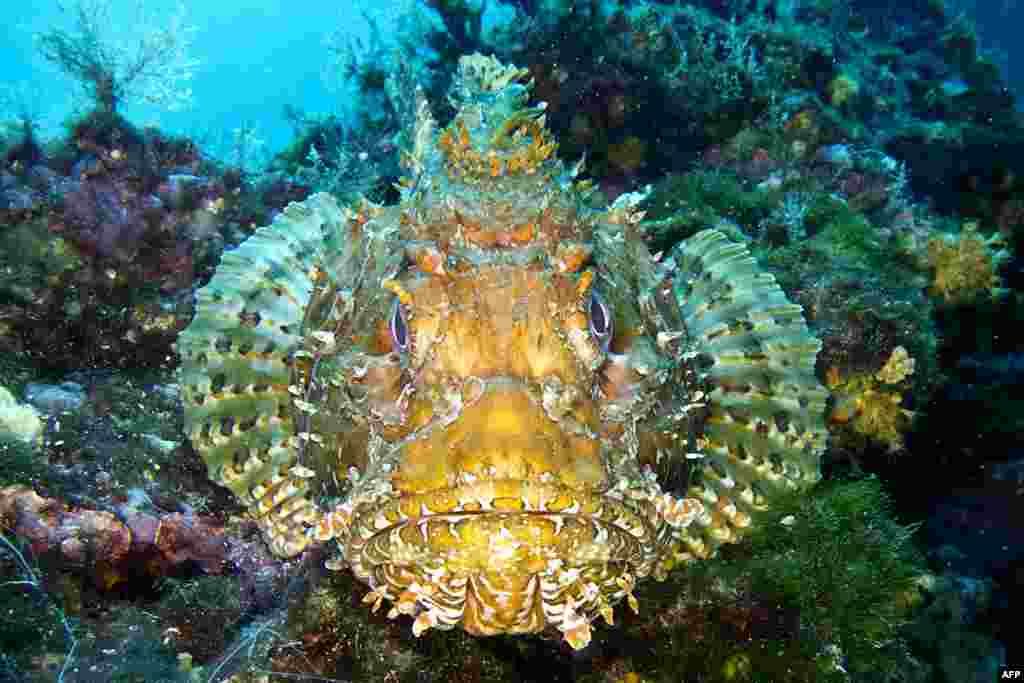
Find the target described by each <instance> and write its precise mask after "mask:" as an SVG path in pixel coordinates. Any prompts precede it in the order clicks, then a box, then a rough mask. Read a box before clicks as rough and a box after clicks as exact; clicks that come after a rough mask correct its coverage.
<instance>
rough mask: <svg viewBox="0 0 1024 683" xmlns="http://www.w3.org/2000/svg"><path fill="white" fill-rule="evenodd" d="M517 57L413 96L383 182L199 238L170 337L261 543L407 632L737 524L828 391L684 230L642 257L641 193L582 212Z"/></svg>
mask: <svg viewBox="0 0 1024 683" xmlns="http://www.w3.org/2000/svg"><path fill="white" fill-rule="evenodd" d="M525 74H526V71H525V70H523V69H518V68H515V67H512V66H506V65H503V64H501V63H500V62H498V61H497V60H495V59H493V58H488V57H483V56H481V55H473V56H470V57H465V58H463V59H462V60H461V61H460V64H459V72H458V75H457V77H456V79H455V81H454V85H453V87H452V90H451V92H450V95H449V96H450V99H451V101H452V104H453V105H454V107H455V109H456V115H455V118H454V119H453V121H452V122H451V123H450V124H449V125H448V126H447V127H445V128H443V129H440V130H439V129H438V126H437V125H436V123H435V121H434V120H433V118H432V117H431V115H430V113H429V110H428V109H427V106H426V103H425V101H424V100H423V99H422V97H421V98H420V102H419V108H418V113H417V118H416V121H415V122H414V123H413V127H412V131H411V135H410V139H411V140H412V148H411V149H409V150H406V152H405V154H404V155H403V165H404V167H405V168H406V170H407V172H408V176H407V177H405V178H403V180H402V181H401V184H400V185H401V195H402V196H401V201H400V203H399V204H397V205H396V206H378V205H375V204H372V203H370V202H368V201H362V202H361V203H358V204H356V205H354V206H342V205H340V204H339V203H338V202H337V201H336V200H335V199H334V198H333V197H331V196H329V195H326V194H319V195H316V196H313V197H311V198H310V199H308V200H306V201H305V202H302V203H295V204H292V205H290V206H289V207H288V208H287V209H286V210H285V211H284V212H283V214H282V215H281V216H279V217H278V219H277V220H275V222H274V223H273V225H270V226H268V227H265V228H262V229H260V230H259V231H257V232H256V233H255V234H254V235H253V236H252V237H251V238H250V239H249V240H248V241H247V242H245V243H244V244H243V245H241V246H240V247H239V248H238V249H236V250H234V251H233V252H230V253H227V254H225V256H224V259H223V262H222V263H221V265H220V268H219V269H218V271H217V273H216V275H215V276H214V278H213V279H212V280H211V282H210V283H209V285H207V286H206V287H205V288H204V289H202V290H201V291H200V292H199V295H198V302H197V314H196V317H195V319H194V321H193V322H192V324H191V325H190V326H189V328H188V329H187V330H186V331H185V332H184V333H183V334H182V335H181V337H180V339H179V341H178V350H179V352H180V353H181V356H182V368H181V382H182V386H183V390H184V396H185V405H186V423H187V429H188V432H189V435H190V437H191V439H192V442H193V444H194V445H195V447H196V449H197V450H198V451H199V453H200V454H201V455H202V457H203V459H204V460H205V462H206V464H207V466H208V469H209V474H210V476H211V478H212V479H214V480H215V481H217V482H219V483H221V484H223V485H224V486H226V487H228V488H229V489H231V490H232V491H233V492H234V493H235V495H236V496H237V497H238V498H239V499H240V500H241V501H242V502H243V503H244V504H245V505H247V506H248V507H249V510H250V512H251V514H252V515H253V516H254V517H255V518H256V519H257V520H258V521H259V524H260V526H261V528H262V529H263V532H264V535H265V537H266V539H267V541H268V543H269V544H270V546H271V547H272V549H273V550H274V551H275V552H276V553H278V554H279V555H282V556H291V555H295V554H297V553H299V552H301V551H303V550H304V549H305V548H306V547H307V546H308V545H310V544H311V543H330V544H331V545H332V547H333V548H334V549H335V551H334V552H335V555H334V557H333V559H331V560H330V561H329V562H328V566H329V567H330V568H332V569H348V570H351V571H352V572H353V573H354V575H355V576H356V577H357V578H358V579H360V580H361V581H362V582H364V583H366V584H367V585H368V586H369V587H370V592H369V593H368V594H367V595H366V597H365V602H366V603H368V604H370V605H372V607H373V609H374V610H376V609H377V608H378V607H379V606H380V605H381V604H383V603H384V602H388V603H390V604H391V608H390V613H389V614H390V615H391V616H392V617H396V616H398V615H400V614H407V615H409V616H411V617H413V618H414V622H413V631H414V633H416V634H417V635H419V634H420V633H421V632H422V631H423V630H425V629H427V628H431V627H436V628H442V629H447V628H453V627H455V626H461V627H462V628H464V629H466V630H467V631H469V632H471V633H474V634H479V635H490V634H497V633H526V632H534V631H539V630H541V629H543V628H545V627H548V626H553V627H555V628H557V629H559V630H560V631H561V632H562V633H563V635H564V637H565V639H566V640H567V641H568V642H569V643H570V644H571V645H572V646H573V647H575V648H580V647H583V646H585V645H586V644H587V642H589V640H590V624H591V622H592V621H593V620H594V619H596V618H598V617H603V618H604V619H605V620H607V621H608V622H611V621H612V619H613V612H612V608H613V606H614V605H615V604H616V603H618V602H619V601H621V600H623V599H626V600H627V601H628V602H629V604H630V606H631V607H632V608H633V609H637V608H638V605H637V601H636V599H635V597H634V596H633V587H634V585H635V582H636V581H637V580H640V579H644V578H646V577H649V576H653V577H656V578H662V577H664V575H665V573H666V572H667V571H668V570H669V569H671V568H672V567H673V566H675V565H676V564H678V563H680V562H686V561H691V560H696V559H701V558H707V557H709V556H710V555H712V554H713V553H714V552H715V551H716V549H717V548H718V546H719V545H721V544H722V543H727V542H732V541H736V540H737V539H738V538H739V537H740V536H741V534H742V532H743V530H744V529H745V528H746V527H748V526H749V525H750V523H751V520H752V516H753V514H754V513H755V512H756V511H758V510H760V509H763V508H765V507H766V506H768V505H769V504H770V502H771V499H772V497H773V495H776V494H778V493H779V492H782V491H785V490H791V489H794V488H798V487H806V486H809V485H810V484H812V483H814V482H815V481H817V480H818V477H819V472H818V461H819V457H820V454H821V451H822V450H823V448H824V444H825V439H826V431H825V427H824V423H823V418H822V415H823V411H824V407H825V401H826V397H827V393H826V391H825V390H824V388H823V387H822V386H821V385H820V384H819V383H818V381H817V380H816V379H815V377H814V362H815V356H816V354H817V352H818V349H819V346H820V344H819V342H818V340H817V339H815V338H814V337H813V336H812V335H811V334H810V333H809V332H808V330H807V327H806V324H805V322H804V320H803V317H802V315H801V308H800V307H799V306H797V305H794V304H792V303H790V302H789V301H788V300H787V299H786V297H785V295H784V294H783V293H782V291H781V289H780V288H779V286H778V285H777V284H776V282H775V279H774V278H773V277H772V276H771V275H770V274H767V273H765V272H762V271H761V270H760V269H759V268H758V266H757V265H756V264H755V262H754V260H753V259H752V258H751V256H750V255H749V254H748V253H747V251H746V249H745V248H744V247H743V246H742V245H739V244H734V243H732V242H730V241H729V240H728V239H727V238H726V237H725V236H724V235H723V234H722V233H720V232H717V231H715V230H704V231H702V232H700V233H698V234H696V235H694V236H693V237H691V238H689V239H687V240H685V241H683V242H682V243H680V244H679V245H677V246H676V247H675V248H674V249H673V250H672V251H671V253H670V254H669V255H668V256H667V257H666V258H664V259H656V258H655V257H653V256H652V255H651V254H650V252H649V251H648V249H647V247H646V246H645V244H644V241H643V228H642V218H643V214H642V212H640V211H638V210H636V208H635V207H636V205H637V203H638V202H639V201H640V199H642V196H640V195H624V196H623V197H620V198H619V200H617V201H616V202H615V203H614V204H613V205H612V206H610V207H609V208H607V209H606V210H600V211H596V210H592V209H589V208H586V207H587V203H586V200H587V198H588V196H589V194H590V185H589V183H588V182H587V181H583V180H580V179H578V173H579V171H580V170H581V167H582V164H580V165H577V166H575V167H572V168H567V167H565V166H564V165H563V164H562V163H561V162H560V161H559V160H558V159H557V158H556V156H555V151H556V142H555V141H554V140H553V139H552V138H551V136H550V133H549V132H548V131H547V129H546V127H545V117H544V107H543V106H536V107H531V106H529V105H528V104H527V100H528V96H529V84H524V83H523V79H524V76H525Z"/></svg>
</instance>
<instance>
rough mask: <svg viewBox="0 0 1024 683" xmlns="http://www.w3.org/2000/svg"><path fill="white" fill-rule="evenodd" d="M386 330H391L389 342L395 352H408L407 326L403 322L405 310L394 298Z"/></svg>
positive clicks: (406, 323)
mask: <svg viewBox="0 0 1024 683" xmlns="http://www.w3.org/2000/svg"><path fill="white" fill-rule="evenodd" d="M388 329H390V330H391V341H392V343H393V344H394V345H395V350H396V351H402V352H405V351H408V350H409V324H408V322H406V320H405V309H404V308H403V307H402V303H401V302H400V301H399V300H398V299H397V298H395V304H394V306H393V307H392V309H391V318H390V319H389V320H388Z"/></svg>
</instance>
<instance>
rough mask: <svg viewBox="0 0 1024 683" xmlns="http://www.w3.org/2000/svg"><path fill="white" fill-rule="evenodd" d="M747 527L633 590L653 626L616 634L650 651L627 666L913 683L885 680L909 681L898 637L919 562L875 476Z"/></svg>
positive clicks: (815, 495)
mask: <svg viewBox="0 0 1024 683" xmlns="http://www.w3.org/2000/svg"><path fill="white" fill-rule="evenodd" d="M752 526H753V528H754V530H753V531H752V533H751V534H750V536H749V537H748V538H747V540H746V541H745V542H744V543H743V544H741V545H739V546H736V547H729V548H724V549H723V551H722V553H721V554H720V556H718V557H717V558H714V559H713V560H710V561H706V562H700V563H694V564H693V565H690V566H688V567H687V568H685V569H683V570H679V571H677V572H676V573H674V575H673V576H671V577H670V579H669V580H668V581H667V582H665V583H664V584H656V585H654V586H652V587H647V588H645V589H644V591H643V592H644V595H643V598H642V602H643V604H649V605H650V608H651V609H652V610H654V611H655V614H656V616H655V617H654V620H655V623H656V624H657V626H656V627H655V628H654V629H653V630H651V626H650V625H644V624H637V625H635V626H627V628H626V633H627V634H628V635H629V637H632V638H636V639H637V640H643V641H644V642H645V643H646V642H650V643H651V649H650V654H649V657H643V656H636V655H634V657H633V659H632V660H631V666H632V667H634V668H636V669H637V670H642V671H644V672H645V674H644V675H645V678H650V680H652V681H658V682H659V683H660V682H662V681H665V682H668V681H672V682H674V683H681V682H686V681H715V682H724V681H734V682H761V681H763V682H765V683H811V682H813V683H828V682H830V681H837V682H838V681H849V680H851V678H853V679H854V680H869V679H870V680H877V681H885V680H916V679H914V678H912V677H911V678H904V679H900V678H893V677H891V676H890V675H889V674H891V673H892V672H902V673H904V674H908V673H910V670H909V667H910V664H909V663H908V657H909V655H908V654H907V651H906V646H905V645H904V643H903V641H902V639H901V633H902V631H901V629H902V627H903V625H904V624H905V623H906V622H907V621H908V619H909V617H910V616H911V611H912V609H913V606H916V604H918V602H919V601H918V600H917V596H918V585H919V579H920V577H921V576H922V574H923V572H924V569H923V563H922V560H921V559H920V558H919V557H918V555H917V552H916V551H915V549H914V547H913V545H912V535H913V533H914V530H915V528H914V527H913V526H903V525H901V524H899V523H898V522H896V521H895V520H894V519H893V517H892V516H891V513H890V503H889V498H888V496H887V495H886V494H885V492H884V491H883V490H882V487H881V485H880V484H879V483H878V482H877V481H876V480H873V479H868V480H860V481H852V482H828V483H823V484H821V485H819V486H818V487H817V488H816V489H814V491H812V493H811V494H810V495H808V494H807V493H806V492H805V493H803V494H799V495H793V496H791V497H789V498H788V499H785V500H781V501H778V502H777V504H776V505H774V506H773V509H772V510H771V511H769V512H766V513H763V514H762V515H761V518H760V519H758V520H757V521H756V523H755V524H754V525H752ZM642 617H643V614H641V618H642ZM645 651H646V650H645ZM844 670H845V671H844ZM858 676H860V677H859V678H858ZM864 676H867V678H865V677H864Z"/></svg>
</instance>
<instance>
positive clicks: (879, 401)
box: [825, 346, 915, 453]
mask: <svg viewBox="0 0 1024 683" xmlns="http://www.w3.org/2000/svg"><path fill="white" fill-rule="evenodd" d="M914 365H915V362H914V359H913V358H911V357H910V355H909V354H908V353H907V350H906V349H905V348H903V347H902V346H897V347H896V348H895V349H893V352H892V354H891V355H890V356H889V359H888V360H887V361H886V363H885V365H884V366H883V367H882V368H881V369H880V370H879V371H878V372H876V373H873V374H872V373H856V374H852V375H850V376H848V377H844V376H843V375H842V373H841V372H840V370H839V368H837V367H834V366H833V367H830V368H828V370H826V371H825V384H826V386H828V388H829V389H830V390H831V391H832V396H833V403H832V409H831V411H830V412H829V416H828V421H829V426H830V427H831V428H832V433H833V436H834V437H838V444H839V445H842V446H846V447H850V448H852V449H855V450H860V449H861V448H862V447H863V446H865V445H867V443H866V442H874V443H877V444H880V445H883V446H885V447H886V449H887V450H888V451H889V452H890V453H896V452H898V451H901V450H903V435H904V434H905V433H906V432H907V430H908V429H910V423H911V420H912V419H913V417H914V414H913V413H912V412H911V411H909V410H906V409H904V408H903V407H902V403H903V395H902V393H901V392H900V390H899V389H900V386H901V385H902V384H903V383H904V380H906V379H907V378H908V377H909V376H910V375H911V374H913V372H914Z"/></svg>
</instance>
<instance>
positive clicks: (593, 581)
mask: <svg viewBox="0 0 1024 683" xmlns="http://www.w3.org/2000/svg"><path fill="white" fill-rule="evenodd" d="M654 514H655V512H654V510H653V507H652V506H648V505H646V504H645V503H644V502H643V501H626V500H622V499H618V498H616V497H614V496H612V495H607V494H603V493H598V492H590V491H578V490H573V489H571V488H569V487H566V486H564V485H560V484H556V483H551V482H539V481H523V480H491V481H481V482H475V483H470V484H464V485H461V486H458V487H455V488H450V489H444V490H438V491H432V492H430V493H425V494H417V495H413V496H408V497H404V498H401V499H395V500H392V501H389V502H387V503H386V504H384V505H382V506H380V507H378V508H377V509H375V510H374V511H372V512H371V513H368V514H357V515H356V517H355V519H353V526H352V534H351V536H350V542H349V547H348V553H347V555H348V556H347V559H348V561H349V563H350V566H351V567H352V570H353V572H354V573H355V574H356V576H358V577H359V578H360V579H362V580H364V581H366V582H367V583H369V584H370V585H371V586H373V587H374V592H375V594H377V595H380V596H381V597H384V598H388V599H390V600H393V601H395V603H396V608H395V610H396V611H397V612H398V613H408V614H424V615H427V618H428V620H429V621H430V622H432V623H430V624H429V625H430V626H438V627H441V628H450V627H453V626H455V625H456V624H460V623H461V625H462V627H463V628H465V629H466V630H467V631H469V632H471V633H475V634H478V635H493V634H497V633H525V632H535V631H539V630H541V629H542V628H544V626H545V625H546V624H554V625H555V626H558V627H561V626H560V624H563V623H566V622H569V621H572V620H573V619H580V618H582V615H587V616H586V617H585V618H586V620H587V621H589V619H590V618H591V617H592V616H593V615H594V614H597V613H598V612H602V608H607V606H608V605H611V604H614V603H616V602H618V601H619V600H620V599H621V598H622V597H623V596H624V595H626V594H628V591H629V589H630V588H631V586H632V581H633V578H634V577H641V576H646V575H648V574H649V573H650V572H651V570H652V567H653V564H654V563H655V562H656V560H657V556H656V553H655V538H654V537H655V531H654V530H655V525H654V522H653V517H652V515H654ZM567 605H568V608H567Z"/></svg>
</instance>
